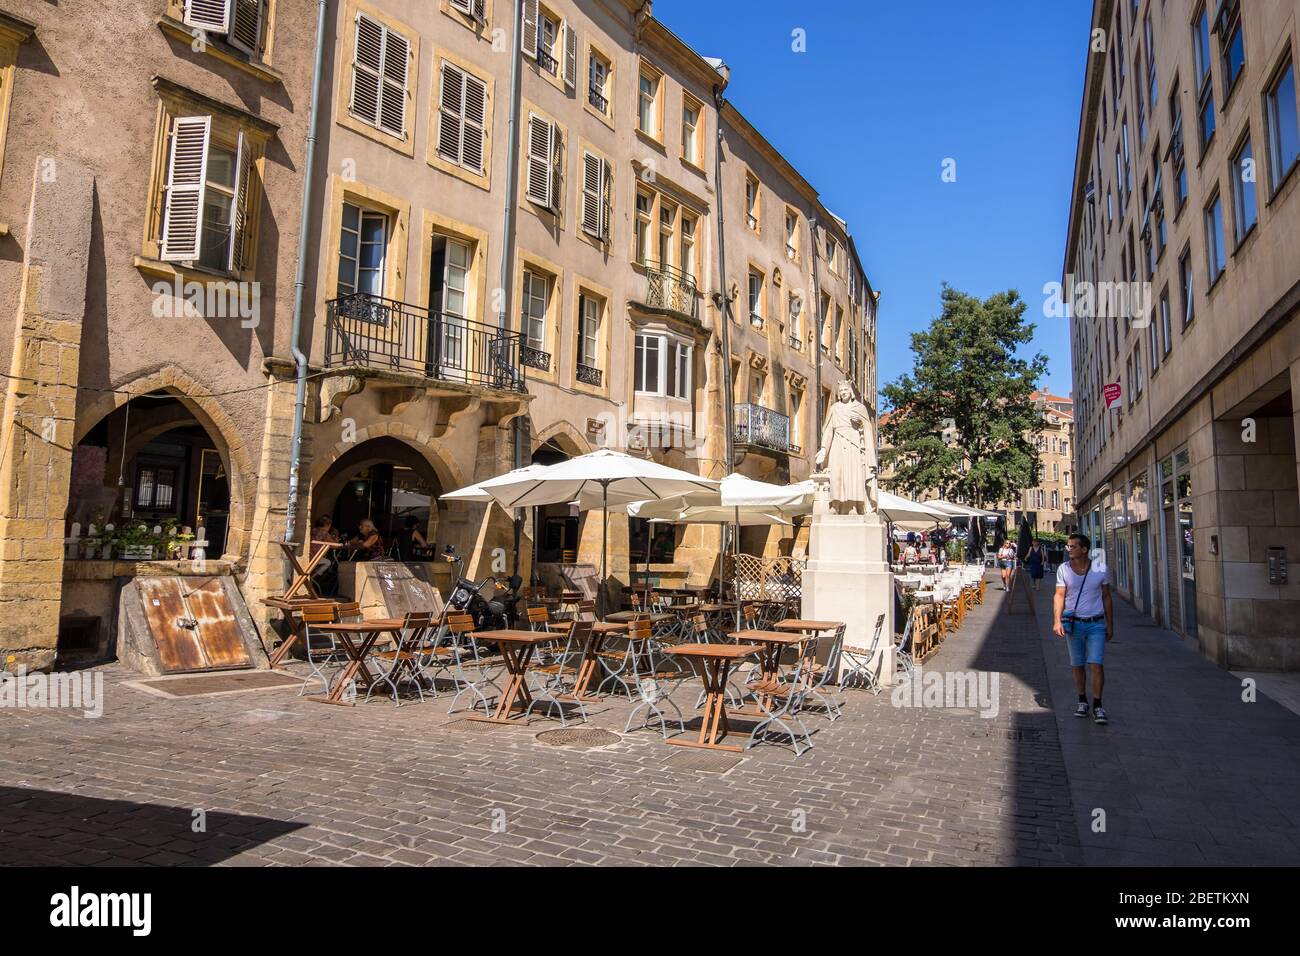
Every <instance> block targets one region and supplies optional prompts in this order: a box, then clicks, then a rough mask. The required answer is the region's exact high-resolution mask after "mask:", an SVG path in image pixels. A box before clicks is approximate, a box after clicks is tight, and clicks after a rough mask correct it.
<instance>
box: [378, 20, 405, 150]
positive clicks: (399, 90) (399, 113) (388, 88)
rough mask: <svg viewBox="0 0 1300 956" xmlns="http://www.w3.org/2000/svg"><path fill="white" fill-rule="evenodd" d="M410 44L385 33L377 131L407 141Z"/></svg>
mask: <svg viewBox="0 0 1300 956" xmlns="http://www.w3.org/2000/svg"><path fill="white" fill-rule="evenodd" d="M410 56H411V44H410V42H409V41H408V40H407V39H406V37H404V36H402V35H401V34H400V33H394V32H393V31H392V30H388V29H385V30H384V85H383V92H382V95H381V96H380V99H379V128H380V129H382V130H385V131H386V132H389V133H392V134H393V135H394V136H400V137H402V138H403V139H405V138H406V74H407V63H408V61H409V59H410Z"/></svg>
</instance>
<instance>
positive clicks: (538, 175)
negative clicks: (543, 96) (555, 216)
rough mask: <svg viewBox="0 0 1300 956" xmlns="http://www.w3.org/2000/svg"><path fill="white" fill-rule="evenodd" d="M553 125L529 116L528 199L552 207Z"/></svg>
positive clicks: (533, 114)
mask: <svg viewBox="0 0 1300 956" xmlns="http://www.w3.org/2000/svg"><path fill="white" fill-rule="evenodd" d="M551 138H552V136H551V124H550V123H549V122H547V121H546V120H544V119H542V118H541V117H540V116H538V115H537V114H535V113H530V114H529V115H528V190H527V192H528V198H529V200H531V201H532V202H535V203H540V204H541V205H543V206H548V207H549V206H550V205H551Z"/></svg>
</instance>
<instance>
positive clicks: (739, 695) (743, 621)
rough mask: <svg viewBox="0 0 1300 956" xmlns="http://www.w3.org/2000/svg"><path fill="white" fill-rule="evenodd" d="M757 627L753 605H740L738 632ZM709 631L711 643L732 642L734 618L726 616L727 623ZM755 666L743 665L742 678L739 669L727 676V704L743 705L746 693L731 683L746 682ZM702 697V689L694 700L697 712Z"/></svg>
mask: <svg viewBox="0 0 1300 956" xmlns="http://www.w3.org/2000/svg"><path fill="white" fill-rule="evenodd" d="M757 627H758V612H757V610H756V609H755V608H754V605H753V603H747V604H742V605H741V606H740V630H741V631H752V630H755V629H756V628H757ZM711 631H712V633H713V639H712V641H711V643H715V644H724V643H730V642H733V641H734V640H735V635H736V633H737V629H736V626H735V617H734V616H732V615H728V617H727V622H726V623H725V624H722V625H719V626H717V627H714V628H712V629H711ZM757 666H758V665H757V663H752V662H751V663H749V664H747V665H745V667H746V671H745V674H744V675H743V678H742V675H741V674H740V668H739V667H737V668H734V669H733V670H732V671H731V672H730V673H729V674H727V687H726V692H727V698H728V701H729V702H734V704H735V706H737V707H739V706H741V705H742V704H743V703H744V701H745V696H746V692H745V690H744V689H743V688H742V687H741V686H738V685H737V684H736V683H733V681H735V682H740V681H742V680H748V678H749V675H750V674H752V673H753V672H754V668H755V667H757ZM704 696H705V692H704V689H703V688H701V689H700V693H699V696H698V697H697V698H696V699H695V708H696V709H697V710H698V709H699V708H701V707H703V706H704Z"/></svg>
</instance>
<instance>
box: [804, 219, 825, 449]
mask: <svg viewBox="0 0 1300 956" xmlns="http://www.w3.org/2000/svg"><path fill="white" fill-rule="evenodd" d="M808 238H809V240H810V241H811V242H812V255H811V256H810V257H809V258H811V259H812V267H813V274H812V280H813V287H812V294H813V303H812V307H813V315H814V316H815V317H816V319H817V341H815V342H813V347H812V353H813V388H814V389H815V391H814V393H813V420H814V421H815V422H816V423H817V427H816V429H815V430H814V431H813V435H814V437H815V438H816V440H817V442H818V443H820V442H821V440H822V437H821V436H822V335H823V334H824V332H825V330H824V329H823V328H822V323H823V322H825V318H824V317H823V316H822V293H821V288H820V286H819V285H818V280H817V217H816V216H813V217H812V218H810V219H809V220H808Z"/></svg>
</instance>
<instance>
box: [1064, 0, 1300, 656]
mask: <svg viewBox="0 0 1300 956" xmlns="http://www.w3.org/2000/svg"><path fill="white" fill-rule="evenodd" d="M1298 23H1300V4H1297V3H1296V2H1295V0H1283V2H1277V3H1250V2H1239V0H1238V2H1233V0H1227V2H1217V3H1216V2H1208V0H1207V2H1199V0H1195V2H1194V0H1166V2H1163V3H1160V2H1153V0H1142V2H1138V3H1129V2H1115V0H1097V2H1095V3H1094V5H1093V15H1092V28H1093V37H1094V40H1095V38H1097V37H1104V38H1105V40H1106V42H1105V43H1097V42H1094V43H1093V45H1092V47H1091V52H1090V53H1089V57H1088V64H1087V72H1086V80H1085V88H1084V93H1083V102H1082V110H1081V115H1080V121H1079V141H1078V149H1077V154H1076V162H1075V171H1074V180H1073V195H1072V196H1071V199H1070V219H1069V228H1068V232H1067V234H1066V255H1065V260H1064V263H1063V272H1064V274H1065V279H1064V282H1063V286H1064V287H1065V290H1066V296H1065V298H1066V301H1067V302H1069V303H1070V304H1071V306H1072V308H1071V320H1070V333H1071V337H1072V352H1073V366H1074V397H1075V400H1076V405H1077V408H1078V411H1077V416H1076V419H1077V420H1076V424H1075V433H1076V440H1075V445H1074V448H1075V461H1076V467H1075V476H1076V480H1077V484H1078V495H1077V499H1078V512H1079V518H1080V523H1081V524H1082V526H1083V528H1084V530H1085V531H1086V532H1087V533H1089V534H1090V535H1091V536H1092V537H1093V538H1094V543H1095V544H1096V545H1098V546H1100V547H1101V548H1103V550H1104V551H1105V554H1106V560H1107V563H1108V565H1109V566H1110V568H1111V571H1112V574H1113V576H1114V579H1115V585H1116V588H1117V590H1118V591H1119V593H1120V594H1122V595H1123V596H1124V597H1125V598H1126V599H1128V600H1130V601H1132V602H1133V603H1134V604H1135V605H1136V606H1137V607H1138V608H1139V609H1141V610H1142V611H1144V612H1146V613H1147V614H1148V615H1149V616H1150V617H1151V619H1152V620H1153V621H1158V622H1160V623H1163V624H1165V625H1167V626H1169V627H1172V628H1173V629H1175V630H1177V631H1179V632H1181V633H1183V634H1184V635H1186V636H1187V637H1188V638H1189V639H1192V640H1194V641H1196V642H1197V643H1198V644H1199V647H1200V649H1201V652H1202V653H1203V654H1205V655H1206V656H1207V657H1210V658H1211V659H1213V660H1215V661H1217V662H1218V663H1219V664H1220V665H1222V666H1224V667H1228V668H1234V669H1235V668H1242V669H1284V670H1294V669H1296V668H1297V667H1300V615H1297V613H1296V611H1297V609H1300V584H1298V583H1297V581H1296V577H1295V575H1294V574H1290V573H1288V572H1287V571H1286V570H1285V562H1286V558H1287V556H1288V555H1290V556H1294V555H1295V554H1296V553H1297V551H1298V550H1300V490H1298V483H1297V458H1296V442H1295V432H1296V426H1295V414H1296V407H1295V402H1294V400H1293V394H1294V390H1295V385H1296V383H1297V381H1298V380H1300V379H1298V376H1300V348H1298V347H1297V344H1296V343H1297V328H1300V326H1298V325H1297V305H1298V303H1300V258H1297V256H1296V253H1295V250H1296V249H1297V248H1300V196H1298V195H1297V189H1298V186H1297V184H1298V183H1300V174H1297V171H1296V170H1297V166H1298V165H1300V116H1298V115H1297V105H1296V104H1297V99H1298V93H1297V60H1296V57H1297V55H1298V52H1297V51H1300V33H1297V29H1298V27H1297V24H1298ZM1117 293H1122V294H1117ZM1108 391H1109V392H1111V393H1112V394H1111V395H1110V397H1109V400H1108V397H1107V392H1108ZM1115 392H1118V395H1116V394H1114V393H1115Z"/></svg>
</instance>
